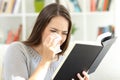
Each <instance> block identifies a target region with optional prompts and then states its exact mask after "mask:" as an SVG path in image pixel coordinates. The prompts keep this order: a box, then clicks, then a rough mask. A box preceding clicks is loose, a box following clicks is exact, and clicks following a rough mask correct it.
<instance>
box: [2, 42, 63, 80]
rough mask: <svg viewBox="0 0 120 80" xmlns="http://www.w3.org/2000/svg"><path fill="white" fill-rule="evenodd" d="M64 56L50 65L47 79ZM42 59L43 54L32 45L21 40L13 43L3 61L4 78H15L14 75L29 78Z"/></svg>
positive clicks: (6, 79)
mask: <svg viewBox="0 0 120 80" xmlns="http://www.w3.org/2000/svg"><path fill="white" fill-rule="evenodd" d="M62 58H63V57H62V56H61V57H60V58H59V60H58V61H55V62H53V63H52V64H51V65H50V67H49V69H48V72H47V74H46V77H45V80H50V79H51V76H52V74H53V72H54V71H55V69H56V68H57V66H58V64H59V63H60V62H61V60H62ZM40 60H41V56H40V55H39V54H38V53H37V52H36V51H35V50H34V49H33V48H31V47H30V46H26V45H24V44H23V43H21V42H14V43H12V44H11V45H10V46H9V47H8V49H7V52H6V55H5V58H4V62H3V78H4V80H13V79H12V78H13V77H21V78H24V79H25V80H28V79H29V77H30V76H31V74H32V73H33V71H34V70H35V68H36V67H37V65H38V63H39V62H40ZM24 79H23V80H24Z"/></svg>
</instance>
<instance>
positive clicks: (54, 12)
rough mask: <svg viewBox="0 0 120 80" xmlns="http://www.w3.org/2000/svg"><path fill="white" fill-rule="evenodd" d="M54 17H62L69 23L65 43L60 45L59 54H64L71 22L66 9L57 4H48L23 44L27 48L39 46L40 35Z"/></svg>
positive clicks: (40, 41)
mask: <svg viewBox="0 0 120 80" xmlns="http://www.w3.org/2000/svg"><path fill="white" fill-rule="evenodd" d="M55 16H62V17H64V18H65V19H66V20H68V22H69V28H68V35H67V38H66V41H65V42H64V43H63V44H62V45H61V49H62V52H61V53H59V54H62V53H64V51H65V50H66V49H67V47H68V44H69V40H70V34H71V33H70V32H71V25H72V22H71V17H70V14H69V12H68V11H67V9H66V8H65V7H64V6H63V5H60V4H58V3H52V4H49V5H48V6H46V7H45V8H44V9H43V10H42V11H41V12H40V14H39V15H38V17H37V19H36V22H35V25H34V27H33V30H32V32H31V34H30V36H29V38H28V39H27V40H26V41H24V42H23V43H24V44H25V45H27V46H37V45H39V44H41V43H42V34H43V32H44V30H45V28H46V27H47V25H48V24H49V22H50V20H51V19H52V18H53V17H55Z"/></svg>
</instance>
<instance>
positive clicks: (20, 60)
mask: <svg viewBox="0 0 120 80" xmlns="http://www.w3.org/2000/svg"><path fill="white" fill-rule="evenodd" d="M24 54H25V53H24V52H23V51H22V49H21V47H20V46H19V45H15V44H12V45H10V46H9V47H8V49H7V51H6V54H5V56H4V61H3V79H4V80H16V79H17V80H18V78H20V79H19V80H28V70H27V63H26V56H25V55H24ZM15 78H16V79H15Z"/></svg>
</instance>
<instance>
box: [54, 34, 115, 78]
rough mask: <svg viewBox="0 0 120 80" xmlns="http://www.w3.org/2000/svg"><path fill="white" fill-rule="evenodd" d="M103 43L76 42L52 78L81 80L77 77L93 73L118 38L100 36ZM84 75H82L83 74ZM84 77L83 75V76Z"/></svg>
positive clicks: (68, 50)
mask: <svg viewBox="0 0 120 80" xmlns="http://www.w3.org/2000/svg"><path fill="white" fill-rule="evenodd" d="M100 38H102V39H101V41H102V42H101V43H98V44H97V42H84V43H83V42H75V43H74V44H73V45H72V46H71V47H69V48H68V49H67V51H66V52H65V54H66V55H65V58H64V60H63V61H62V62H61V64H60V65H59V67H58V68H57V70H56V71H55V73H54V74H53V76H52V80H71V79H72V78H74V79H75V80H79V79H78V78H77V76H76V74H77V73H80V74H81V72H82V71H83V70H85V71H87V72H88V74H90V73H93V72H94V71H95V70H96V68H97V67H98V65H99V64H100V62H101V60H102V59H103V58H104V56H105V54H106V53H107V51H108V50H109V49H110V47H111V45H112V44H113V42H114V41H115V40H116V38H113V36H112V35H111V36H109V34H108V33H107V35H106V36H105V35H104V36H100V37H99V40H100ZM81 75H82V74H81ZM82 76H83V75H82Z"/></svg>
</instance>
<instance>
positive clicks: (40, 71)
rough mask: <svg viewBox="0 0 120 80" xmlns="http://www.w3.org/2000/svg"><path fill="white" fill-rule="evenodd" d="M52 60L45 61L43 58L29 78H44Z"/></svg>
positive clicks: (36, 79)
mask: <svg viewBox="0 0 120 80" xmlns="http://www.w3.org/2000/svg"><path fill="white" fill-rule="evenodd" d="M50 63H51V62H50V61H44V60H42V61H41V62H40V63H39V65H38V67H37V68H36V70H35V71H34V72H33V74H32V75H31V77H30V78H29V80H44V78H45V76H46V73H47V70H48V68H49V65H50Z"/></svg>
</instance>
